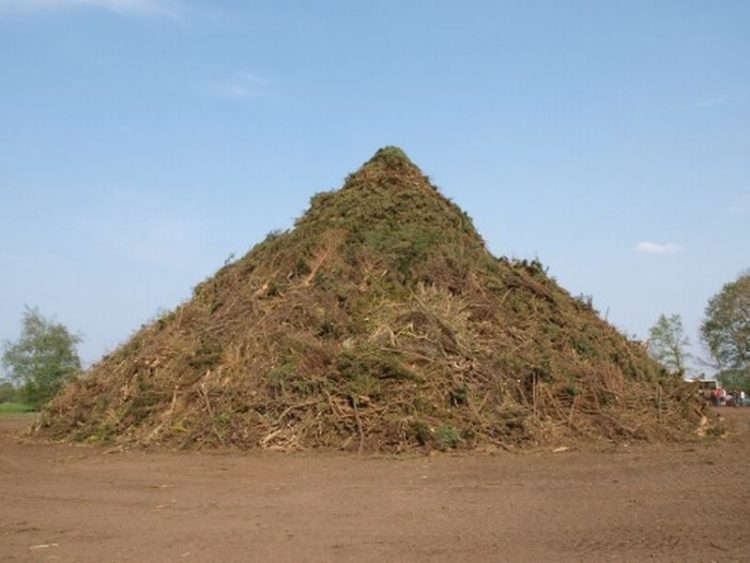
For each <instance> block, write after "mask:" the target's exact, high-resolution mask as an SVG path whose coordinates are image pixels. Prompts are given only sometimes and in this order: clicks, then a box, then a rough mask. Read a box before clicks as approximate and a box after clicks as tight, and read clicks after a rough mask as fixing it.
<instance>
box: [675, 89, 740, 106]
mask: <svg viewBox="0 0 750 563" xmlns="http://www.w3.org/2000/svg"><path fill="white" fill-rule="evenodd" d="M747 98H748V92H735V93H732V94H724V95H721V96H714V97H712V98H706V99H703V100H699V101H697V102H694V103H692V104H689V105H688V106H687V107H689V108H694V109H707V108H714V107H718V106H723V105H726V104H731V103H736V102H744V101H745V100H746V99H747Z"/></svg>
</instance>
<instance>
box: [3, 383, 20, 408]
mask: <svg viewBox="0 0 750 563" xmlns="http://www.w3.org/2000/svg"><path fill="white" fill-rule="evenodd" d="M16 397H17V393H16V388H15V387H13V384H12V383H11V382H10V381H2V382H0V403H12V402H14V401H15V400H16Z"/></svg>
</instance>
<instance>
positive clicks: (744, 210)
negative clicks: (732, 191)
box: [724, 205, 750, 215]
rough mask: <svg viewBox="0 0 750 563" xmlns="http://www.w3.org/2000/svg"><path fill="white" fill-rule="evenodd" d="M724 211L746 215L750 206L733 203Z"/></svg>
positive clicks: (730, 213)
mask: <svg viewBox="0 0 750 563" xmlns="http://www.w3.org/2000/svg"><path fill="white" fill-rule="evenodd" d="M724 211H725V213H727V214H728V215H746V214H747V213H750V207H742V206H740V205H734V206H732V207H727V208H726V209H725V210H724Z"/></svg>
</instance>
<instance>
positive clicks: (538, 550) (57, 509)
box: [0, 408, 750, 562]
mask: <svg viewBox="0 0 750 563" xmlns="http://www.w3.org/2000/svg"><path fill="white" fill-rule="evenodd" d="M722 413H723V414H725V415H726V416H727V417H728V418H729V419H731V420H732V421H733V422H734V424H735V426H736V428H737V432H736V433H735V434H733V435H732V436H730V437H729V438H727V439H726V440H722V441H720V442H719V443H716V444H711V445H705V444H698V445H681V446H670V447H653V446H649V447H631V448H623V447H620V448H617V449H613V450H612V451H611V452H604V453H592V452H578V451H574V450H571V451H566V452H561V453H552V452H549V451H544V452H535V453H525V454H510V453H501V454H497V455H486V454H477V455H462V456H450V455H439V456H434V457H422V458H412V459H405V460H401V459H394V458H357V457H355V456H350V455H346V456H344V455H335V454H318V455H312V454H303V455H281V454H278V455H270V454H257V453H251V454H243V453H148V454H145V453H141V452H126V453H105V452H104V450H102V449H95V448H87V447H74V446H59V445H44V444H38V443H26V442H23V441H20V442H19V441H18V439H17V438H16V437H15V435H14V432H16V431H17V430H18V429H19V428H20V427H21V425H22V424H23V421H19V419H8V418H5V419H2V420H0V499H2V507H1V508H0V559H1V560H2V561H92V562H94V561H95V562H102V561H139V562H140V561H332V560H336V561H387V560H399V561H643V560H658V561H679V562H682V561H750V547H749V546H750V408H746V409H722Z"/></svg>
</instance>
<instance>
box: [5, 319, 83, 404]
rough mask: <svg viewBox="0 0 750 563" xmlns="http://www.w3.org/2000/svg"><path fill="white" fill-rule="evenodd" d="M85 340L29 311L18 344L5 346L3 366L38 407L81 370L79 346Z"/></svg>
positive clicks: (23, 395)
mask: <svg viewBox="0 0 750 563" xmlns="http://www.w3.org/2000/svg"><path fill="white" fill-rule="evenodd" d="M80 341H81V338H80V337H79V336H77V335H75V334H71V333H70V332H69V331H68V329H67V328H66V327H65V326H64V325H62V324H60V323H55V322H53V321H50V320H47V319H45V318H44V317H43V316H42V315H41V314H40V313H39V311H38V310H37V309H31V308H28V307H27V308H26V310H25V311H24V316H23V329H22V332H21V337H20V338H19V339H18V341H17V342H15V343H12V342H5V343H4V344H3V355H2V364H3V366H4V367H5V368H6V369H7V370H8V372H9V374H10V377H11V379H12V380H13V381H15V382H16V384H18V385H20V391H21V397H22V398H23V400H24V402H26V403H28V404H29V405H31V406H33V407H36V408H38V407H39V406H41V405H42V404H44V403H46V402H47V401H49V400H50V399H51V398H52V397H53V396H55V394H57V392H58V391H59V390H60V389H62V388H63V387H64V386H65V385H66V384H67V383H68V382H70V381H71V380H72V379H73V378H74V377H75V376H76V374H77V373H78V372H79V371H80V369H81V360H80V359H79V357H78V353H77V352H76V345H77V344H78V343H79V342H80Z"/></svg>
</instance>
